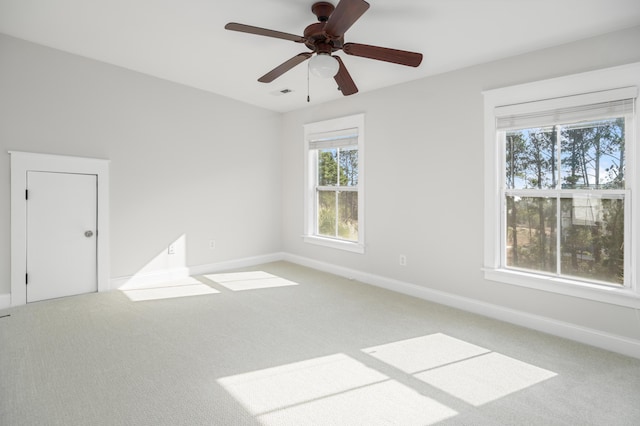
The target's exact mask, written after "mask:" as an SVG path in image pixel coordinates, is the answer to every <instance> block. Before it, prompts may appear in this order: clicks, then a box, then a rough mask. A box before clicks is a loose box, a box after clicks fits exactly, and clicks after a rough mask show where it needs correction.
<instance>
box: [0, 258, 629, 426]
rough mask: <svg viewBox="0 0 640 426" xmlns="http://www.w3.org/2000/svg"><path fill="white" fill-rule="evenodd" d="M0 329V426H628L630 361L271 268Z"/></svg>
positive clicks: (33, 315)
mask: <svg viewBox="0 0 640 426" xmlns="http://www.w3.org/2000/svg"><path fill="white" fill-rule="evenodd" d="M1 315H10V316H7V317H4V318H0V424H1V425H296V426H297V425H305V424H313V425H377V424H384V425H403V426H404V425H429V424H441V425H520V424H526V425H636V426H637V425H639V424H640V360H637V359H633V358H628V357H624V356H621V355H617V354H614V353H610V352H606V351H603V350H600V349H596V348H592V347H589V346H585V345H581V344H578V343H574V342H570V341H567V340H563V339H560V338H556V337H553V336H549V335H545V334H542V333H538V332H535V331H531V330H527V329H524V328H520V327H516V326H513V325H509V324H505V323H501V322H498V321H494V320H491V319H487V318H484V317H480V316H477V315H473V314H469V313H465V312H462V311H458V310H455V309H451V308H447V307H443V306H440V305H436V304H432V303H428V302H425V301H422V300H418V299H413V298H410V297H407V296H403V295H399V294H395V293H392V292H388V291H385V290H381V289H378V288H375V287H371V286H368V285H364V284H360V283H358V282H354V281H349V280H346V279H342V278H339V277H335V276H332V275H329V274H325V273H321V272H317V271H314V270H311V269H307V268H304V267H300V266H296V265H292V264H289V263H286V262H277V263H272V264H267V265H262V266H261V267H255V268H250V269H245V270H242V271H229V272H228V273H225V274H211V275H205V276H199V277H194V278H192V279H189V280H183V281H181V282H176V283H172V284H171V285H163V286H157V287H156V288H145V289H131V290H127V291H126V292H122V291H114V292H110V293H100V294H88V295H83V296H77V297H70V298H64V299H58V300H50V301H45V302H39V303H34V304H30V305H27V306H23V307H19V308H14V309H7V310H4V311H0V316H1Z"/></svg>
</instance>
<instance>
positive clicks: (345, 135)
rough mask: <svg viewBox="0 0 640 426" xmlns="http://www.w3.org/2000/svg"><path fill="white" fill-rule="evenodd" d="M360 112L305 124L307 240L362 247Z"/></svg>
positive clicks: (361, 137)
mask: <svg viewBox="0 0 640 426" xmlns="http://www.w3.org/2000/svg"><path fill="white" fill-rule="evenodd" d="M363 121H364V117H363V116H362V115H357V116H350V117H344V118H340V119H335V120H329V121H324V122H319V123H312V124H307V125H306V126H305V146H306V154H307V158H306V165H307V185H306V190H307V191H306V232H305V241H307V242H311V243H317V244H322V245H327V246H331V247H336V248H342V249H346V250H351V251H356V252H362V251H363V247H364V235H363V233H364V229H363V226H362V225H363V220H362V219H363V214H362V207H363V205H364V202H363V196H364V192H363V191H362V188H363V184H362V183H363V182H362V181H363V173H362V171H363V146H364V143H363V140H364V129H363Z"/></svg>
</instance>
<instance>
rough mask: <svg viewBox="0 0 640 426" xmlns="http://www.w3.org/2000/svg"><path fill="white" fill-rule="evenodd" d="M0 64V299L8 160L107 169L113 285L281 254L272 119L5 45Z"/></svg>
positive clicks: (4, 41) (69, 58)
mask: <svg viewBox="0 0 640 426" xmlns="http://www.w3.org/2000/svg"><path fill="white" fill-rule="evenodd" d="M0 61H1V62H0V63H1V66H0V200H2V201H1V202H0V294H7V293H9V292H10V283H9V279H10V278H9V270H10V250H9V248H10V247H9V241H10V221H9V191H10V186H9V161H10V157H9V155H8V154H7V151H9V150H15V151H28V152H41V153H52V154H63V155H72V156H84V157H98V158H106V159H109V160H111V165H110V171H111V198H110V201H111V212H110V213H111V277H112V278H118V277H126V276H131V275H134V274H137V273H139V272H141V271H142V272H145V273H150V272H153V271H157V270H162V269H165V268H168V267H179V266H198V265H206V264H210V263H216V262H222V261H226V260H231V259H238V258H244V257H250V256H257V255H262V254H267V253H273V252H277V251H280V250H281V228H280V223H281V221H280V217H281V185H280V182H281V142H280V134H281V120H280V115H279V114H277V113H273V112H269V111H266V110H263V109H259V108H256V107H252V106H249V105H246V104H243V103H240V102H236V101H233V100H230V99H228V98H224V97H221V96H217V95H213V94H210V93H206V92H203V91H199V90H195V89H190V88H187V87H184V86H180V85H177V84H173V83H170V82H167V81H163V80H160V79H156V78H153V77H149V76H145V75H143V74H139V73H135V72H132V71H128V70H124V69H121V68H118V67H114V66H111V65H107V64H104V63H100V62H97V61H93V60H89V59H85V58H82V57H79V56H75V55H70V54H66V53H63V52H61V51H57V50H54V49H49V48H47V47H43V46H39V45H35V44H31V43H28V42H25V41H21V40H18V39H15V38H11V37H7V36H4V35H0ZM183 235H184V236H185V238H184V241H185V246H184V252H178V253H177V254H176V255H174V256H173V257H169V256H168V255H167V254H166V252H167V246H168V245H169V243H171V242H173V241H175V240H177V239H179V238H180V237H181V236H183ZM209 239H215V241H216V249H215V250H211V249H209ZM180 247H181V245H180V244H178V248H180ZM154 259H155V260H154ZM150 262H151V263H150Z"/></svg>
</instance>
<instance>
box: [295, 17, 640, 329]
mask: <svg viewBox="0 0 640 426" xmlns="http://www.w3.org/2000/svg"><path fill="white" fill-rule="evenodd" d="M638 46H640V27H636V28H633V29H629V30H625V31H620V32H617V33H612V34H609V35H607V36H603V37H598V38H594V39H590V40H584V41H581V42H578V43H573V44H569V45H564V46H559V47H556V48H552V49H547V50H543V51H538V52H533V53H529V54H524V55H521V56H518V57H514V58H510V59H506V60H502V61H498V62H492V63H487V64H483V65H479V66H475V67H472V68H467V69H463V70H459V71H455V72H450V73H446V74H441V75H437V76H434V77H431V78H427V79H423V80H419V81H415V82H412V83H408V84H403V85H399V86H395V87H391V88H387V89H384V90H379V91H375V92H372V93H364V94H360V95H358V96H355V97H351V98H344V99H342V100H339V101H336V102H334V103H331V104H324V105H318V106H315V107H310V108H308V109H305V110H301V111H296V112H291V113H288V114H286V115H285V117H284V127H283V131H284V151H283V152H284V154H283V155H284V163H285V164H286V165H287V167H286V169H285V174H284V180H283V189H284V208H283V223H284V224H285V225H284V228H283V229H284V250H285V251H286V252H288V253H292V254H294V255H297V256H302V257H304V258H311V259H315V260H318V261H321V262H325V263H328V264H332V265H337V266H339V267H346V268H350V269H354V270H357V271H366V272H367V273H370V274H374V275H377V276H382V277H388V278H392V279H395V280H399V281H402V282H405V283H410V284H415V285H418V286H422V287H424V288H427V289H433V290H438V291H444V292H448V293H452V294H454V295H458V296H462V297H466V298H472V299H475V300H478V301H480V302H486V303H490V304H494V305H499V306H502V307H505V308H510V309H515V310H519V311H523V312H528V313H531V314H534V315H540V316H543V317H547V318H550V319H552V320H556V321H562V322H567V323H571V324H575V325H578V326H580V327H587V328H590V329H594V330H600V331H603V332H606V333H611V334H615V335H618V336H624V337H628V338H632V339H634V340H638V339H640V319H638V317H637V313H636V312H635V311H634V310H633V309H630V308H624V307H619V306H613V305H607V304H602V303H597V302H593V301H588V300H584V299H576V298H571V297H567V296H559V295H555V294H550V293H545V292H541V291H536V290H531V289H525V288H521V287H514V286H509V285H505V284H500V283H497V282H490V281H486V280H484V278H483V274H482V271H481V267H482V261H483V253H482V250H483V217H482V215H483V191H484V187H483V176H484V173H483V144H484V137H483V97H482V94H481V92H482V91H483V90H487V89H492V88H497V87H503V86H509V85H513V84H519V83H524V82H529V81H536V80H542V79H547V78H552V77H557V76H562V75H567V74H572V73H577V72H583V71H588V70H592V69H598V68H604V67H609V66H615V65H620V64H624V63H631V62H636V61H640V49H638ZM425 53H426V57H425V61H424V63H423V65H422V66H425V67H428V66H429V55H428V52H425ZM371 72H375V69H374V68H372V71H371ZM353 77H354V80H355V81H356V82H357V81H358V76H357V75H354V76H353ZM354 113H365V115H366V117H365V129H366V130H365V132H366V141H365V145H366V157H365V161H366V176H365V179H366V188H367V189H366V191H367V193H366V211H365V214H366V226H367V229H366V239H367V241H366V253H365V254H364V255H361V254H355V253H349V252H343V251H338V250H333V249H329V248H325V247H320V246H314V245H309V244H305V243H304V242H303V241H302V238H301V235H302V233H303V230H304V227H303V190H304V188H303V184H302V182H303V180H304V179H303V176H304V172H303V158H304V153H303V144H302V135H303V124H305V123H310V122H315V121H320V120H326V119H330V118H334V117H339V116H344V115H349V114H354ZM399 254H405V255H406V256H407V266H406V267H402V266H400V265H399V262H398V257H399Z"/></svg>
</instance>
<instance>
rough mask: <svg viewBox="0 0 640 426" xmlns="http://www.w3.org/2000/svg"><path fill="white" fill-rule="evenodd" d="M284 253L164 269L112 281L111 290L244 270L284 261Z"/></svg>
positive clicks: (145, 286)
mask: <svg viewBox="0 0 640 426" xmlns="http://www.w3.org/2000/svg"><path fill="white" fill-rule="evenodd" d="M283 259H284V254H283V253H271V254H266V255H261V256H254V257H246V258H242V259H234V260H227V261H223V262H218V263H210V264H206V265H197V266H188V267H187V266H185V267H183V268H174V269H164V270H159V271H153V272H149V273H142V274H136V275H132V276H129V277H119V278H113V279H111V281H110V286H109V289H110V290H127V289H134V288H135V289H140V288H148V287H153V286H155V285H157V284H159V283H166V282H169V281H178V280H181V279H184V278H187V277H190V276H193V275H202V274H209V273H212V272H218V271H224V270H229V269H236V268H244V267H248V266H254V265H260V264H263V263H269V262H276V261H278V260H283Z"/></svg>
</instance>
